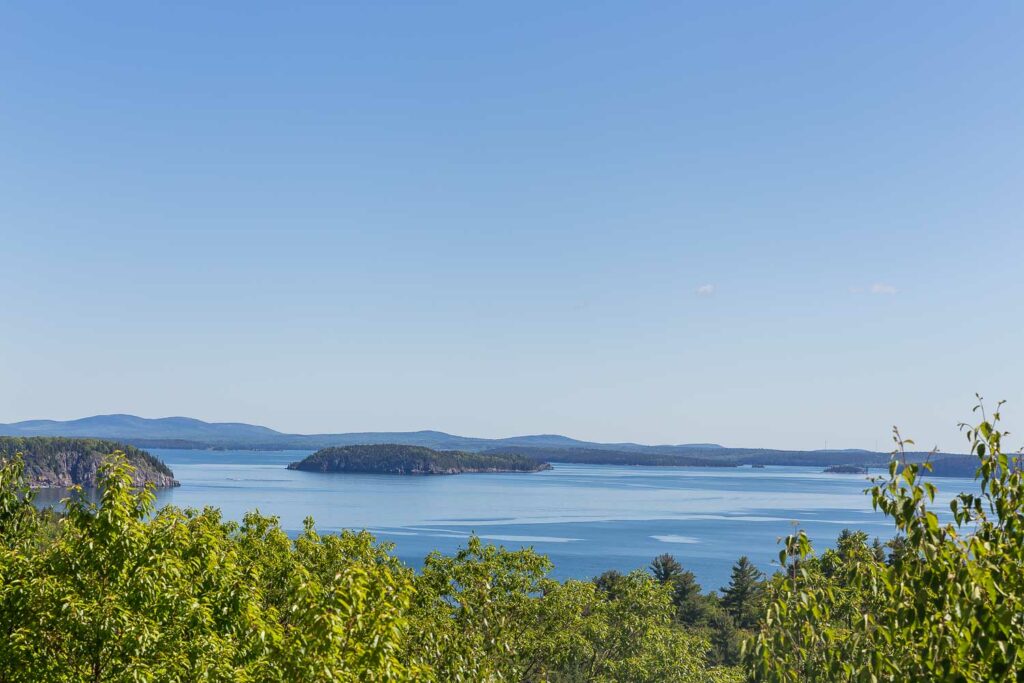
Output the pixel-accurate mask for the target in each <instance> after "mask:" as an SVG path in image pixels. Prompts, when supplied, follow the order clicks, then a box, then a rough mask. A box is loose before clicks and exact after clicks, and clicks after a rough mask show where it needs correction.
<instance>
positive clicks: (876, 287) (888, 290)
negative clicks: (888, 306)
mask: <svg viewBox="0 0 1024 683" xmlns="http://www.w3.org/2000/svg"><path fill="white" fill-rule="evenodd" d="M871 293H872V294H895V293H896V288H895V287H893V286H892V285H887V284H884V283H881V282H876V283H875V284H873V285H871Z"/></svg>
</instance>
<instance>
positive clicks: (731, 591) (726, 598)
mask: <svg viewBox="0 0 1024 683" xmlns="http://www.w3.org/2000/svg"><path fill="white" fill-rule="evenodd" d="M763 576H764V575H763V574H762V573H761V572H760V571H759V570H758V568H757V567H755V566H754V565H753V563H752V562H751V561H750V559H749V558H748V557H747V556H746V555H744V556H743V557H741V558H740V559H739V560H737V561H736V564H734V565H733V566H732V577H731V578H730V579H729V585H728V586H726V587H724V588H722V606H723V607H725V610H726V611H727V612H728V613H729V615H730V616H731V617H732V618H733V621H735V622H736V625H737V626H739V627H740V628H753V627H754V626H755V625H756V624H757V602H758V598H759V597H760V594H761V591H762V588H763V584H762V581H761V579H762V577H763Z"/></svg>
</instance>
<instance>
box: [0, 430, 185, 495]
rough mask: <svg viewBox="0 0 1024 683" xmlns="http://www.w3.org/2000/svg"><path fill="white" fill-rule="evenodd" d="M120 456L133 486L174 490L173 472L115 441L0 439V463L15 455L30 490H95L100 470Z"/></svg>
mask: <svg viewBox="0 0 1024 683" xmlns="http://www.w3.org/2000/svg"><path fill="white" fill-rule="evenodd" d="M117 452H120V453H123V454H124V457H125V459H126V460H127V461H128V463H129V464H131V466H132V481H133V482H134V483H135V485H136V486H144V485H146V484H153V485H154V486H157V487H161V488H162V487H168V486H177V485H178V482H177V481H175V479H174V472H172V471H171V469H170V468H169V467H167V465H165V464H164V463H163V462H162V461H161V460H160V459H159V458H155V457H153V456H152V455H150V454H149V453H147V452H146V451H143V450H140V449H138V448H135V447H134V446H128V445H125V444H122V443H118V442H116V441H106V440H102V439H77V438H65V437H49V436H31V437H10V436H0V460H9V459H10V458H12V457H13V456H14V455H15V454H16V453H17V454H21V458H22V460H23V461H24V463H25V471H24V476H25V480H26V482H27V483H28V484H29V485H30V486H34V487H40V488H42V487H59V488H67V487H69V486H74V485H79V486H84V487H87V488H91V487H94V486H96V483H97V477H98V475H99V472H100V467H101V465H102V464H103V462H104V460H105V459H106V458H108V457H109V456H110V455H111V454H113V453H117Z"/></svg>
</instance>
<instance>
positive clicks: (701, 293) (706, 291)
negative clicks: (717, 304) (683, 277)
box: [697, 285, 715, 296]
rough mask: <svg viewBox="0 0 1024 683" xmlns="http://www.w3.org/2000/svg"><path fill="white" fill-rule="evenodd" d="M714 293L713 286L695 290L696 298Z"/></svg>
mask: <svg viewBox="0 0 1024 683" xmlns="http://www.w3.org/2000/svg"><path fill="white" fill-rule="evenodd" d="M714 293H715V286H714V285H701V286H700V287H698V288H697V296H711V295H712V294H714Z"/></svg>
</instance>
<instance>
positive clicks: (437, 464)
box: [288, 444, 551, 474]
mask: <svg viewBox="0 0 1024 683" xmlns="http://www.w3.org/2000/svg"><path fill="white" fill-rule="evenodd" d="M288 467H289V469H293V470H308V471H311V472H377V473H381V474H457V473H459V472H536V471H537V470H542V469H548V468H550V467H551V466H550V465H548V464H547V463H539V462H537V461H536V460H533V459H531V458H527V457H524V456H521V455H486V454H483V453H466V452H463V451H435V450H433V449H432V448H425V447H423V446H403V445H399V444H373V445H365V446H336V447H333V448H322V449H320V450H319V451H317V452H316V453H313V454H312V455H310V456H308V457H306V458H305V459H304V460H301V461H300V462H294V463H292V464H291V465H289V466H288Z"/></svg>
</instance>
